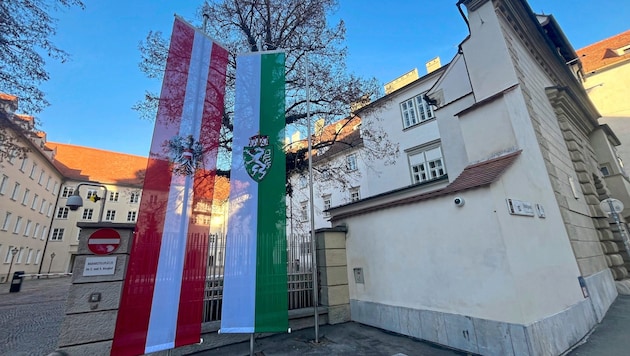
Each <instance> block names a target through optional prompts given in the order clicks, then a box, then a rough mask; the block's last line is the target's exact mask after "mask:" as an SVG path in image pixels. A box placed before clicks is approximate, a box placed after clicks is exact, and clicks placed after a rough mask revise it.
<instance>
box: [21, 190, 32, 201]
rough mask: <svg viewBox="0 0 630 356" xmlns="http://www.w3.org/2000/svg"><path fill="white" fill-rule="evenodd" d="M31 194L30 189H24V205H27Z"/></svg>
mask: <svg viewBox="0 0 630 356" xmlns="http://www.w3.org/2000/svg"><path fill="white" fill-rule="evenodd" d="M30 194H31V191H30V190H29V189H24V195H23V196H22V205H26V201H27V200H28V196H29V195H30Z"/></svg>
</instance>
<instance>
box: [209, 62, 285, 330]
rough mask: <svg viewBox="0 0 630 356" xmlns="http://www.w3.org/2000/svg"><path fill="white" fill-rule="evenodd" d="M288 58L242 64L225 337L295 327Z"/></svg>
mask: <svg viewBox="0 0 630 356" xmlns="http://www.w3.org/2000/svg"><path fill="white" fill-rule="evenodd" d="M284 63H285V54H284V52H277V51H274V52H257V53H251V54H246V55H240V56H238V57H237V59H236V99H235V102H234V131H233V133H234V138H233V143H232V171H231V174H230V214H229V221H228V230H227V239H226V252H225V273H224V286H223V307H222V313H221V330H220V332H221V333H254V332H286V331H287V330H288V303H287V257H286V204H285V182H286V164H285V152H284V150H283V144H284V127H285V79H284V73H285V67H284V66H285V64H284Z"/></svg>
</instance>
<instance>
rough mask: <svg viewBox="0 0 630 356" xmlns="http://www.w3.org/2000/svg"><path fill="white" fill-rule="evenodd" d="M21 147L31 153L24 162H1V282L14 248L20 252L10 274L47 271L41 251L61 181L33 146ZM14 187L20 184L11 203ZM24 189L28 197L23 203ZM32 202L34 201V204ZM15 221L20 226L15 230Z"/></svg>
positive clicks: (44, 157) (18, 159) (24, 143)
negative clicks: (2, 182) (8, 215)
mask: <svg viewBox="0 0 630 356" xmlns="http://www.w3.org/2000/svg"><path fill="white" fill-rule="evenodd" d="M7 130H8V129H7ZM20 143H21V144H22V145H26V146H27V147H30V149H31V150H30V152H29V153H28V155H27V158H26V159H25V160H24V159H22V158H15V159H14V160H12V161H11V160H7V159H5V160H3V161H2V162H0V182H1V181H2V180H3V179H5V178H3V177H7V178H6V179H5V183H4V184H5V187H4V190H2V191H0V280H3V279H4V278H5V277H6V274H7V272H9V267H10V265H11V262H10V261H11V254H10V249H11V248H13V247H16V248H18V251H20V252H18V253H17V255H16V256H15V258H14V261H13V266H12V268H11V273H13V271H24V272H25V273H27V274H30V273H38V271H39V269H40V266H41V265H44V266H46V267H47V263H48V261H47V260H46V259H45V258H44V257H45V256H44V248H45V244H46V237H47V234H48V227H49V226H50V219H51V216H52V211H53V210H54V205H55V201H56V200H57V194H58V191H59V189H60V186H61V180H62V177H61V175H60V174H59V172H58V171H57V170H56V169H55V168H54V167H53V166H52V164H51V163H50V161H48V159H47V158H46V156H44V155H43V154H42V153H41V152H40V151H39V150H38V149H37V148H35V146H30V145H27V144H26V142H25V141H24V140H22V141H20ZM33 164H35V169H33ZM40 177H41V180H40ZM16 183H18V184H19V192H18V194H17V196H16V197H15V200H14V199H12V194H13V190H14V187H15V184H16ZM27 189H28V191H29V193H28V196H27V197H26V199H24V198H25V197H24V194H25V192H26V190H27ZM35 196H37V198H35ZM33 199H36V201H35V202H33ZM7 213H10V214H11V218H10V221H9V223H8V226H7V229H6V230H3V229H2V227H3V225H4V223H5V219H6V216H7ZM18 217H19V218H20V219H21V222H20V226H19V228H18V229H17V230H16V224H17V219H18ZM29 222H30V223H29ZM27 225H29V227H28V229H27ZM46 254H48V253H46ZM29 255H30V258H29ZM45 271H46V269H44V272H45ZM10 278H11V277H9V279H10Z"/></svg>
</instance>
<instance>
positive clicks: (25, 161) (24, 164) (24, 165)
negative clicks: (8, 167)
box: [20, 157, 28, 173]
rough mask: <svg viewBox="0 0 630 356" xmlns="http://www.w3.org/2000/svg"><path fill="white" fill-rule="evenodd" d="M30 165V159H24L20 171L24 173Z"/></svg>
mask: <svg viewBox="0 0 630 356" xmlns="http://www.w3.org/2000/svg"><path fill="white" fill-rule="evenodd" d="M27 163H28V158H27V157H24V158H23V159H22V164H21V165H20V171H21V172H22V173H24V169H25V168H26V164H27Z"/></svg>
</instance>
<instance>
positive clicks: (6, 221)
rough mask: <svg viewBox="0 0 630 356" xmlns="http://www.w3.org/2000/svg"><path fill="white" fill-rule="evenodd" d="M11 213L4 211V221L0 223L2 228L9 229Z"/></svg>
mask: <svg viewBox="0 0 630 356" xmlns="http://www.w3.org/2000/svg"><path fill="white" fill-rule="evenodd" d="M11 215H13V214H11V213H10V212H8V211H7V212H6V214H4V222H3V223H2V230H4V231H7V230H9V225H10V224H11Z"/></svg>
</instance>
